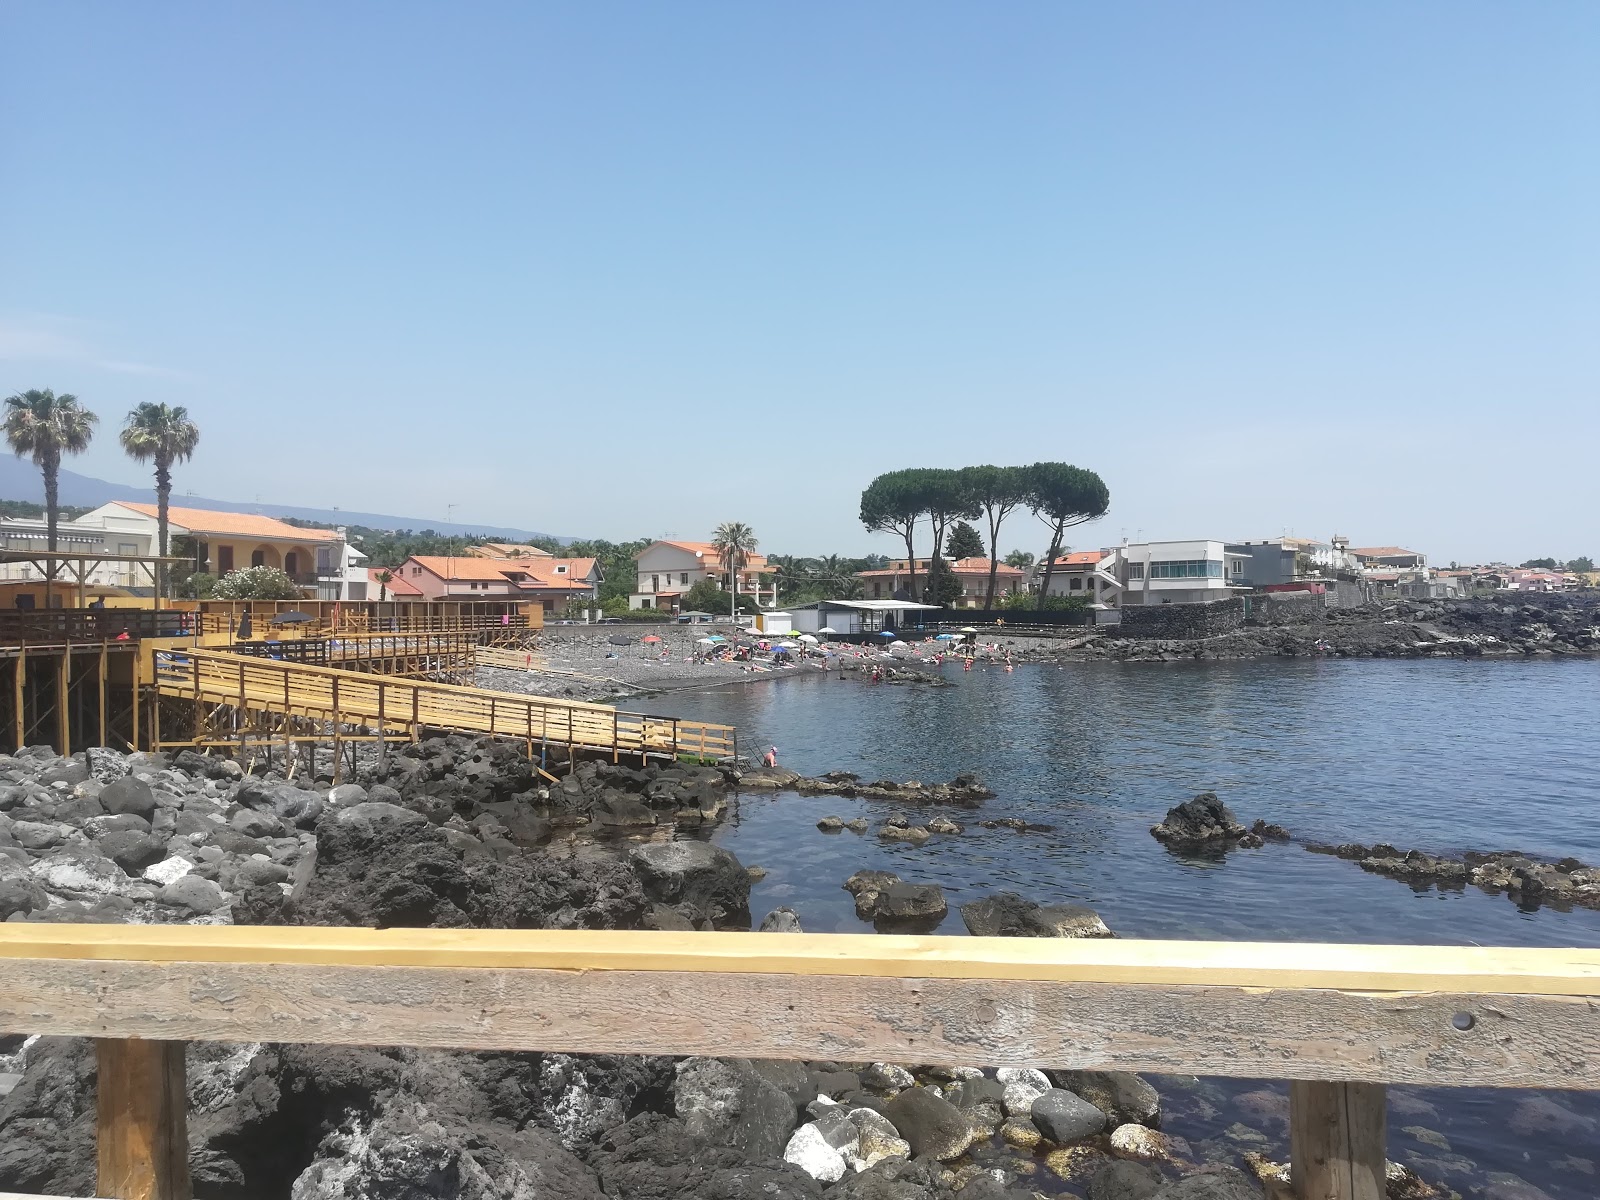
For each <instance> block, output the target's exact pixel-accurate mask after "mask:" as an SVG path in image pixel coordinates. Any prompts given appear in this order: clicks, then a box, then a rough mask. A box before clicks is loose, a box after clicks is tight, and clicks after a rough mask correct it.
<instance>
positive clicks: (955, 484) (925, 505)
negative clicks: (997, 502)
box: [919, 467, 982, 604]
mask: <svg viewBox="0 0 1600 1200" xmlns="http://www.w3.org/2000/svg"><path fill="white" fill-rule="evenodd" d="M919 490H920V494H921V498H922V511H923V512H925V513H927V514H928V524H929V525H930V526H931V527H932V531H933V556H932V558H931V559H930V560H929V564H928V573H929V576H930V578H929V579H928V595H929V596H930V597H934V599H930V600H929V601H928V602H929V603H930V604H937V603H940V601H939V600H938V599H937V597H938V596H941V595H945V594H947V593H948V591H949V589H948V587H947V586H946V585H944V584H943V583H942V582H941V581H940V578H939V577H940V576H941V575H943V574H945V573H946V572H945V570H944V559H943V558H942V557H941V556H940V553H939V551H940V548H941V547H942V546H943V545H944V543H945V535H946V532H947V531H948V530H949V529H950V528H951V527H952V526H954V525H955V523H956V522H957V521H975V520H977V519H978V517H979V516H980V515H981V514H982V509H981V507H980V506H979V504H978V498H977V494H976V493H975V492H974V491H973V490H972V487H971V481H970V479H968V478H967V477H966V476H965V475H963V474H962V472H960V471H953V470H950V469H948V468H944V467H937V468H932V469H926V470H923V471H922V472H921V479H920V483H919ZM959 594H960V593H959V592H957V595H959Z"/></svg>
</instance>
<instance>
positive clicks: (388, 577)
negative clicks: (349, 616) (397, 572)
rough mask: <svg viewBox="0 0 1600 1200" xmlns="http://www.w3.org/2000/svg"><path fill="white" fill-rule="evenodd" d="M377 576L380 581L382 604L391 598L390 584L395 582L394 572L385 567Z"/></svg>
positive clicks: (379, 594)
mask: <svg viewBox="0 0 1600 1200" xmlns="http://www.w3.org/2000/svg"><path fill="white" fill-rule="evenodd" d="M375 578H376V579H377V581H378V602H379V603H380V604H381V603H382V602H383V601H385V600H387V599H388V598H389V585H390V584H391V583H393V582H394V572H393V571H391V570H390V569H389V568H388V567H385V568H383V570H381V571H379V572H378V574H377V575H376V576H375Z"/></svg>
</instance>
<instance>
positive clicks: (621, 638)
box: [606, 633, 633, 646]
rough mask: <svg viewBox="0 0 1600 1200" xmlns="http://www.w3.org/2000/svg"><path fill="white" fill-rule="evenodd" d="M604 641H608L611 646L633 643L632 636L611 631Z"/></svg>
mask: <svg viewBox="0 0 1600 1200" xmlns="http://www.w3.org/2000/svg"><path fill="white" fill-rule="evenodd" d="M606 641H608V642H610V643H611V644H612V645H613V646H631V645H633V638H632V637H631V636H630V635H628V634H626V633H613V634H612V635H611V636H610V637H608V638H607V639H606Z"/></svg>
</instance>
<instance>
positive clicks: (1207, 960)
mask: <svg viewBox="0 0 1600 1200" xmlns="http://www.w3.org/2000/svg"><path fill="white" fill-rule="evenodd" d="M0 962H3V963H4V971H3V972H0V979H3V980H4V983H3V984H0V1031H4V1032H10V1033H41V1034H50V1035H65V1036H91V1037H97V1038H99V1039H100V1062H101V1070H100V1074H101V1087H102V1089H103V1092H102V1095H103V1096H104V1095H106V1094H109V1095H111V1096H113V1097H115V1100H116V1103H115V1106H114V1113H113V1115H114V1116H115V1117H116V1118H117V1120H116V1123H115V1124H114V1125H113V1132H110V1133H108V1132H107V1128H106V1124H105V1122H106V1120H107V1109H106V1105H105V1104H104V1103H102V1106H101V1118H102V1130H101V1139H102V1141H101V1155H100V1162H101V1175H100V1190H101V1192H102V1193H103V1194H104V1195H108V1196H132V1195H141V1196H143V1195H150V1196H158V1197H161V1198H163V1200H182V1198H183V1196H184V1195H185V1193H184V1188H185V1187H186V1186H187V1179H186V1178H185V1177H184V1174H183V1166H182V1157H183V1156H182V1155H181V1154H163V1153H162V1152H161V1150H160V1148H161V1147H172V1146H180V1147H181V1146H183V1145H184V1144H185V1142H184V1139H183V1137H182V1136H181V1135H182V1123H183V1113H182V1110H181V1096H182V1094H183V1093H182V1086H181V1072H182V1064H183V1054H182V1044H183V1043H184V1042H186V1041H190V1040H202V1041H230V1042H249V1041H277V1042H300V1043H311V1044H344V1045H372V1046H381V1045H405V1046H424V1047H447V1048H453V1049H464V1050H544V1051H561V1052H568V1053H624V1054H710V1055H721V1056H734V1057H751V1058H789V1059H815V1058H821V1057H830V1058H844V1059H849V1060H856V1059H861V1060H871V1061H889V1062H940V1063H948V1064H950V1065H953V1066H1031V1067H1059V1068H1067V1069H1089V1068H1101V1069H1104V1068H1111V1069H1121V1070H1135V1071H1139V1070H1148V1071H1164V1072H1185V1073H1194V1074H1201V1075H1233V1076H1244V1077H1252V1078H1263V1077H1265V1078H1278V1079H1288V1080H1291V1081H1294V1082H1293V1084H1292V1087H1291V1092H1290V1095H1291V1139H1292V1147H1291V1148H1292V1159H1293V1171H1294V1178H1295V1184H1296V1188H1297V1191H1298V1194H1299V1195H1301V1196H1303V1197H1307V1198H1310V1197H1315V1198H1316V1200H1330V1198H1331V1200H1380V1198H1381V1197H1382V1195H1383V1181H1384V1146H1383V1104H1384V1098H1383V1097H1384V1090H1383V1085H1384V1084H1386V1083H1406V1084H1416V1085H1423V1086H1484V1087H1535V1086H1537V1087H1558V1088H1559V1087H1564V1088H1597V1087H1600V1022H1596V1021H1595V1019H1594V1016H1593V1013H1594V1008H1595V1005H1596V1004H1597V1003H1600V951H1596V950H1589V949H1583V950H1579V949H1556V950H1553V949H1517V948H1486V947H1476V946H1469V947H1446V946H1420V947H1418V946H1350V945H1339V946H1329V945H1309V944H1302V943H1292V944H1277V943H1233V942H1170V941H1148V942H1146V941H1132V940H1105V941H1100V940H1094V941H1082V940H1072V939H1054V938H1041V939H1031V938H1018V939H1009V938H953V937H890V936H862V935H848V934H785V935H783V936H781V937H779V936H774V935H771V934H744V933H683V934H680V933H666V932H634V931H593V930H431V929H389V930H371V929H343V928H342V929H327V928H298V927H297V928H273V927H240V926H192V925H183V926H125V925H119V926H105V925H28V924H20V925H19V924H10V923H7V924H4V925H0ZM711 1011H715V1012H724V1013H736V1014H739V1019H737V1020H728V1021H716V1022H712V1021H706V1020H704V1015H705V1013H706V1012H711ZM152 1047H153V1048H152ZM130 1064H131V1065H130ZM135 1070H137V1073H138V1078H136V1079H133V1080H131V1081H130V1080H129V1079H127V1078H124V1077H123V1073H124V1072H129V1071H135ZM174 1073H176V1083H175V1082H174ZM108 1081H109V1083H108ZM107 1088H109V1089H110V1090H109V1092H107V1091H105V1089H107ZM174 1096H177V1097H179V1098H180V1100H179V1102H178V1103H176V1104H175V1103H174ZM125 1129H131V1130H133V1131H134V1132H133V1133H129V1134H125V1133H124V1132H123V1131H124V1130H125ZM158 1134H159V1135H160V1136H157V1135H158ZM130 1139H132V1140H135V1141H137V1146H134V1147H133V1149H132V1150H130V1146H129V1144H127V1142H128V1141H129V1140H130ZM108 1141H111V1142H113V1143H114V1144H110V1145H108ZM139 1147H149V1149H145V1150H143V1151H140V1150H139ZM141 1153H142V1155H143V1157H140V1154H141ZM108 1163H109V1164H112V1165H113V1166H114V1168H115V1170H114V1172H113V1173H112V1174H111V1176H110V1177H108V1166H107V1164H108Z"/></svg>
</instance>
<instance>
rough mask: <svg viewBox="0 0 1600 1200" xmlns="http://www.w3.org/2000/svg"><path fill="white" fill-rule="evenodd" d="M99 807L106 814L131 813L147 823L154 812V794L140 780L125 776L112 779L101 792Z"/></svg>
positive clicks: (147, 785)
mask: <svg viewBox="0 0 1600 1200" xmlns="http://www.w3.org/2000/svg"><path fill="white" fill-rule="evenodd" d="M98 800H99V802H100V807H101V808H103V809H104V810H105V811H106V812H108V813H132V814H133V815H134V816H136V817H143V818H144V819H145V820H146V821H148V820H149V819H150V818H151V816H153V815H154V813H155V811H156V794H155V793H154V792H153V791H151V790H150V785H149V784H148V783H146V782H145V781H144V780H142V779H135V778H133V776H131V775H126V776H124V777H123V778H121V779H113V780H112V781H111V782H110V783H108V784H106V786H105V787H104V788H103V789H102V790H101V792H100V795H99V797H98Z"/></svg>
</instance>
